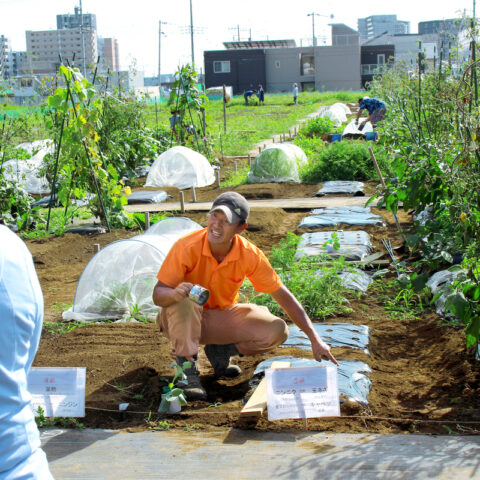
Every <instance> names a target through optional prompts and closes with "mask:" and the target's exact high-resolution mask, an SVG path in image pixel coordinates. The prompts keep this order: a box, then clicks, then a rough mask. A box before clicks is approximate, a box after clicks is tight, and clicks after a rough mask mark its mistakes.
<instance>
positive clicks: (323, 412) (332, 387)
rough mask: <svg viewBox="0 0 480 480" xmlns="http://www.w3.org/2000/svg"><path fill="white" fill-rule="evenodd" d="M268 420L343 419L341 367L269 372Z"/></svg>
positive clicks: (266, 373) (267, 377)
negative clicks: (340, 388) (339, 385)
mask: <svg viewBox="0 0 480 480" xmlns="http://www.w3.org/2000/svg"><path fill="white" fill-rule="evenodd" d="M265 375H266V379H267V405H268V419H269V420H281V419H286V418H315V417H338V416H340V401H339V395H338V381H337V367H334V366H330V365H328V366H325V367H324V366H318V367H303V368H279V369H274V370H272V369H269V370H267V371H266V372H265Z"/></svg>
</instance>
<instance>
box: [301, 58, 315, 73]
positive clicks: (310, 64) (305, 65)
mask: <svg viewBox="0 0 480 480" xmlns="http://www.w3.org/2000/svg"><path fill="white" fill-rule="evenodd" d="M300 75H315V57H314V56H313V55H311V54H308V55H306V54H302V55H301V57H300Z"/></svg>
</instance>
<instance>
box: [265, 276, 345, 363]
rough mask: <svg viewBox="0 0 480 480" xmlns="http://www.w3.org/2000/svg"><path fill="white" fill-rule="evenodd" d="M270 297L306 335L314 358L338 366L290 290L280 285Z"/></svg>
mask: <svg viewBox="0 0 480 480" xmlns="http://www.w3.org/2000/svg"><path fill="white" fill-rule="evenodd" d="M270 295H271V296H272V298H273V299H274V300H275V301H276V302H277V303H278V304H279V305H280V306H281V307H282V309H283V310H284V311H285V313H286V314H287V315H288V317H289V318H290V320H292V322H293V323H295V324H296V325H297V326H298V327H299V328H300V329H301V330H303V331H304V332H305V333H306V335H307V336H308V338H309V340H310V343H311V344H312V352H313V356H314V357H315V360H317V361H319V362H320V361H321V360H322V359H324V360H330V361H332V362H333V363H334V364H335V365H337V366H338V362H337V360H336V359H335V357H334V356H333V355H332V354H331V353H330V347H329V346H328V345H327V344H326V343H325V342H324V341H323V340H322V339H321V338H320V336H319V335H318V333H317V332H316V331H315V329H314V328H313V325H312V321H311V320H310V318H308V315H307V314H306V312H305V310H304V308H303V307H302V306H301V305H300V303H299V301H298V300H297V299H296V298H295V296H294V295H293V294H292V292H290V290H289V289H288V288H287V287H285V285H282V286H281V287H280V288H279V289H278V290H276V291H275V292H273V293H271V294H270Z"/></svg>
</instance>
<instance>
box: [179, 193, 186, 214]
mask: <svg viewBox="0 0 480 480" xmlns="http://www.w3.org/2000/svg"><path fill="white" fill-rule="evenodd" d="M180 211H181V212H182V213H185V197H184V195H183V192H180Z"/></svg>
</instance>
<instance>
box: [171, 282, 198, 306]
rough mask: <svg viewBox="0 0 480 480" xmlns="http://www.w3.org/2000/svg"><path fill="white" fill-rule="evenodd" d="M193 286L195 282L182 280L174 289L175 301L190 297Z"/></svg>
mask: <svg viewBox="0 0 480 480" xmlns="http://www.w3.org/2000/svg"><path fill="white" fill-rule="evenodd" d="M192 287H193V283H189V282H182V283H181V284H180V285H179V286H178V287H177V288H175V289H174V293H173V299H174V300H175V302H181V301H182V300H184V299H185V298H187V297H188V294H189V293H190V290H191V289H192Z"/></svg>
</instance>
